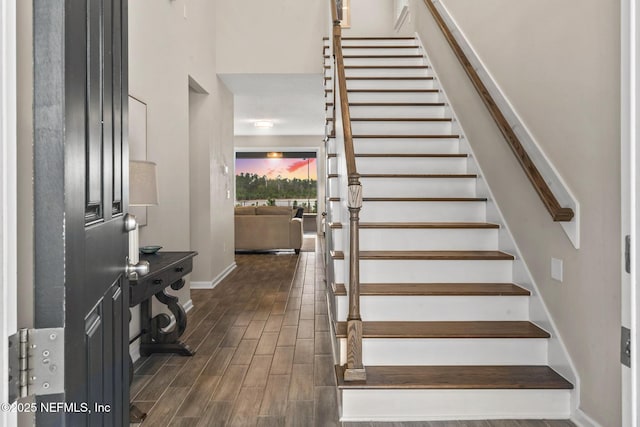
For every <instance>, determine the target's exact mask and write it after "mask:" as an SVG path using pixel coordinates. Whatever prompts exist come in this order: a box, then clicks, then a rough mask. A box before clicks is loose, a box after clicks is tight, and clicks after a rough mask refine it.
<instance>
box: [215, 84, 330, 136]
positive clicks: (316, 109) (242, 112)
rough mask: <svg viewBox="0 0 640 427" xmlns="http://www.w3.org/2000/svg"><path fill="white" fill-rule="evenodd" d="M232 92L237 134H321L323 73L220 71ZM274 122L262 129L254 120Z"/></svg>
mask: <svg viewBox="0 0 640 427" xmlns="http://www.w3.org/2000/svg"><path fill="white" fill-rule="evenodd" d="M220 78H221V79H222V81H224V83H225V84H226V85H227V87H228V88H229V90H230V91H231V92H233V94H234V133H235V134H236V135H323V134H324V117H325V115H324V102H325V101H324V88H323V80H322V74H222V75H220ZM263 120H268V121H272V122H273V127H272V128H267V129H261V128H256V127H255V126H254V122H255V121H263Z"/></svg>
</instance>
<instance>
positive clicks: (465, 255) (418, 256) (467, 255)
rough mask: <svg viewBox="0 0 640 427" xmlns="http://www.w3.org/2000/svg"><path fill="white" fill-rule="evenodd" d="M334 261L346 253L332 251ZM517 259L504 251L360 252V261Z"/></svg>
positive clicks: (342, 257)
mask: <svg viewBox="0 0 640 427" xmlns="http://www.w3.org/2000/svg"><path fill="white" fill-rule="evenodd" d="M331 256H332V258H333V259H344V252H342V251H332V254H331ZM514 259H515V257H514V256H513V255H511V254H508V253H506V252H502V251H470V250H464V251H360V260H361V261H363V260H380V261H383V260H384V261H396V260H412V261H512V260H514Z"/></svg>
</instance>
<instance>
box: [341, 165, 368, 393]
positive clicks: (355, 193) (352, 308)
mask: <svg viewBox="0 0 640 427" xmlns="http://www.w3.org/2000/svg"><path fill="white" fill-rule="evenodd" d="M348 188H349V191H348V201H347V207H348V208H349V316H348V317H347V367H346V369H345V371H344V380H345V381H364V380H366V379H367V374H366V371H365V369H364V365H363V364H362V318H361V317H360V244H359V241H360V240H359V235H358V234H359V228H360V209H361V208H362V185H361V184H360V175H358V174H353V175H349V187H348Z"/></svg>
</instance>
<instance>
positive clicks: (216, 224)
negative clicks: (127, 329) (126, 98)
mask: <svg viewBox="0 0 640 427" xmlns="http://www.w3.org/2000/svg"><path fill="white" fill-rule="evenodd" d="M215 14H216V7H215V2H211V1H209V0H175V1H163V2H158V1H156V0H139V1H135V2H130V3H129V58H130V59H129V92H130V93H131V94H132V95H133V96H135V97H136V98H138V99H140V100H142V101H143V102H145V103H146V104H147V153H148V159H149V160H150V161H154V162H156V163H157V165H158V187H159V193H160V194H159V197H160V199H159V205H158V206H155V207H150V208H149V209H148V226H146V227H143V228H142V229H141V231H140V243H141V245H145V244H158V245H161V246H163V247H164V250H168V251H172V250H173V251H185V250H197V251H199V252H200V253H201V256H200V255H199V256H198V257H196V258H195V259H194V272H193V274H192V275H191V279H192V280H197V281H210V280H212V279H213V277H215V276H216V275H217V274H219V273H220V272H221V271H222V270H224V268H226V267H227V266H229V265H231V264H233V262H234V254H233V251H232V250H229V248H233V227H231V226H230V224H231V223H232V221H233V209H232V206H233V204H232V203H233V202H232V200H231V199H226V198H225V197H224V194H223V191H221V188H223V185H224V184H222V182H224V179H223V177H222V173H221V168H220V165H221V164H223V163H224V162H229V161H231V160H230V159H232V158H233V100H232V97H231V95H230V93H229V92H228V90H227V89H226V88H225V87H224V85H223V84H222V83H221V82H220V80H219V79H218V78H217V76H216V55H215V53H216V45H215V37H216V33H215V27H214V26H213V25H211V23H212V22H213V21H214V20H215ZM190 76H191V77H192V79H193V80H195V81H196V82H197V84H198V85H199V87H200V88H201V89H203V90H204V92H206V93H207V95H202V96H203V97H204V99H201V100H200V101H201V102H199V103H198V107H197V108H193V109H192V112H193V114H194V117H193V121H192V123H191V126H190V120H189V119H190V117H189V114H190V103H189V77H190ZM192 104H193V103H192ZM192 106H193V105H192ZM190 127H191V130H192V131H193V132H194V133H195V135H194V143H193V147H192V146H191V144H190ZM191 148H195V149H197V150H199V151H198V152H199V153H204V155H202V156H197V158H196V159H195V160H194V161H193V162H192V159H191V157H190V154H189V153H190V149H191ZM191 165H193V166H194V170H197V171H198V174H199V175H198V176H203V177H205V179H203V180H201V179H194V180H193V182H192V179H191V178H192V177H191V175H190V166H191ZM192 199H194V200H193V202H194V204H192ZM203 204H204V206H205V209H206V211H204V215H203V212H200V211H198V210H197V208H199V207H200V206H202V205H203ZM192 206H193V207H195V208H196V212H194V211H192ZM203 224H204V225H203ZM200 226H203V230H205V233H203V236H202V238H201V239H198V240H197V241H194V242H192V239H191V236H192V230H194V229H195V230H198V229H199V227H200ZM225 248H227V249H226V250H225ZM177 294H178V297H179V299H180V302H181V303H182V304H185V303H187V302H188V301H189V300H190V292H189V287H188V286H186V287H185V288H183V289H182V290H181V291H179V292H178V293H177ZM196 303H197V302H196ZM157 308H160V307H157V306H156V307H155V308H154V310H155V309H157ZM135 316H136V314H134V318H135ZM132 329H133V330H134V331H133V332H135V325H132Z"/></svg>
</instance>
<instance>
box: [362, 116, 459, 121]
mask: <svg viewBox="0 0 640 427" xmlns="http://www.w3.org/2000/svg"><path fill="white" fill-rule="evenodd" d="M351 121H352V122H450V121H453V119H452V118H450V117H352V118H351Z"/></svg>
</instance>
